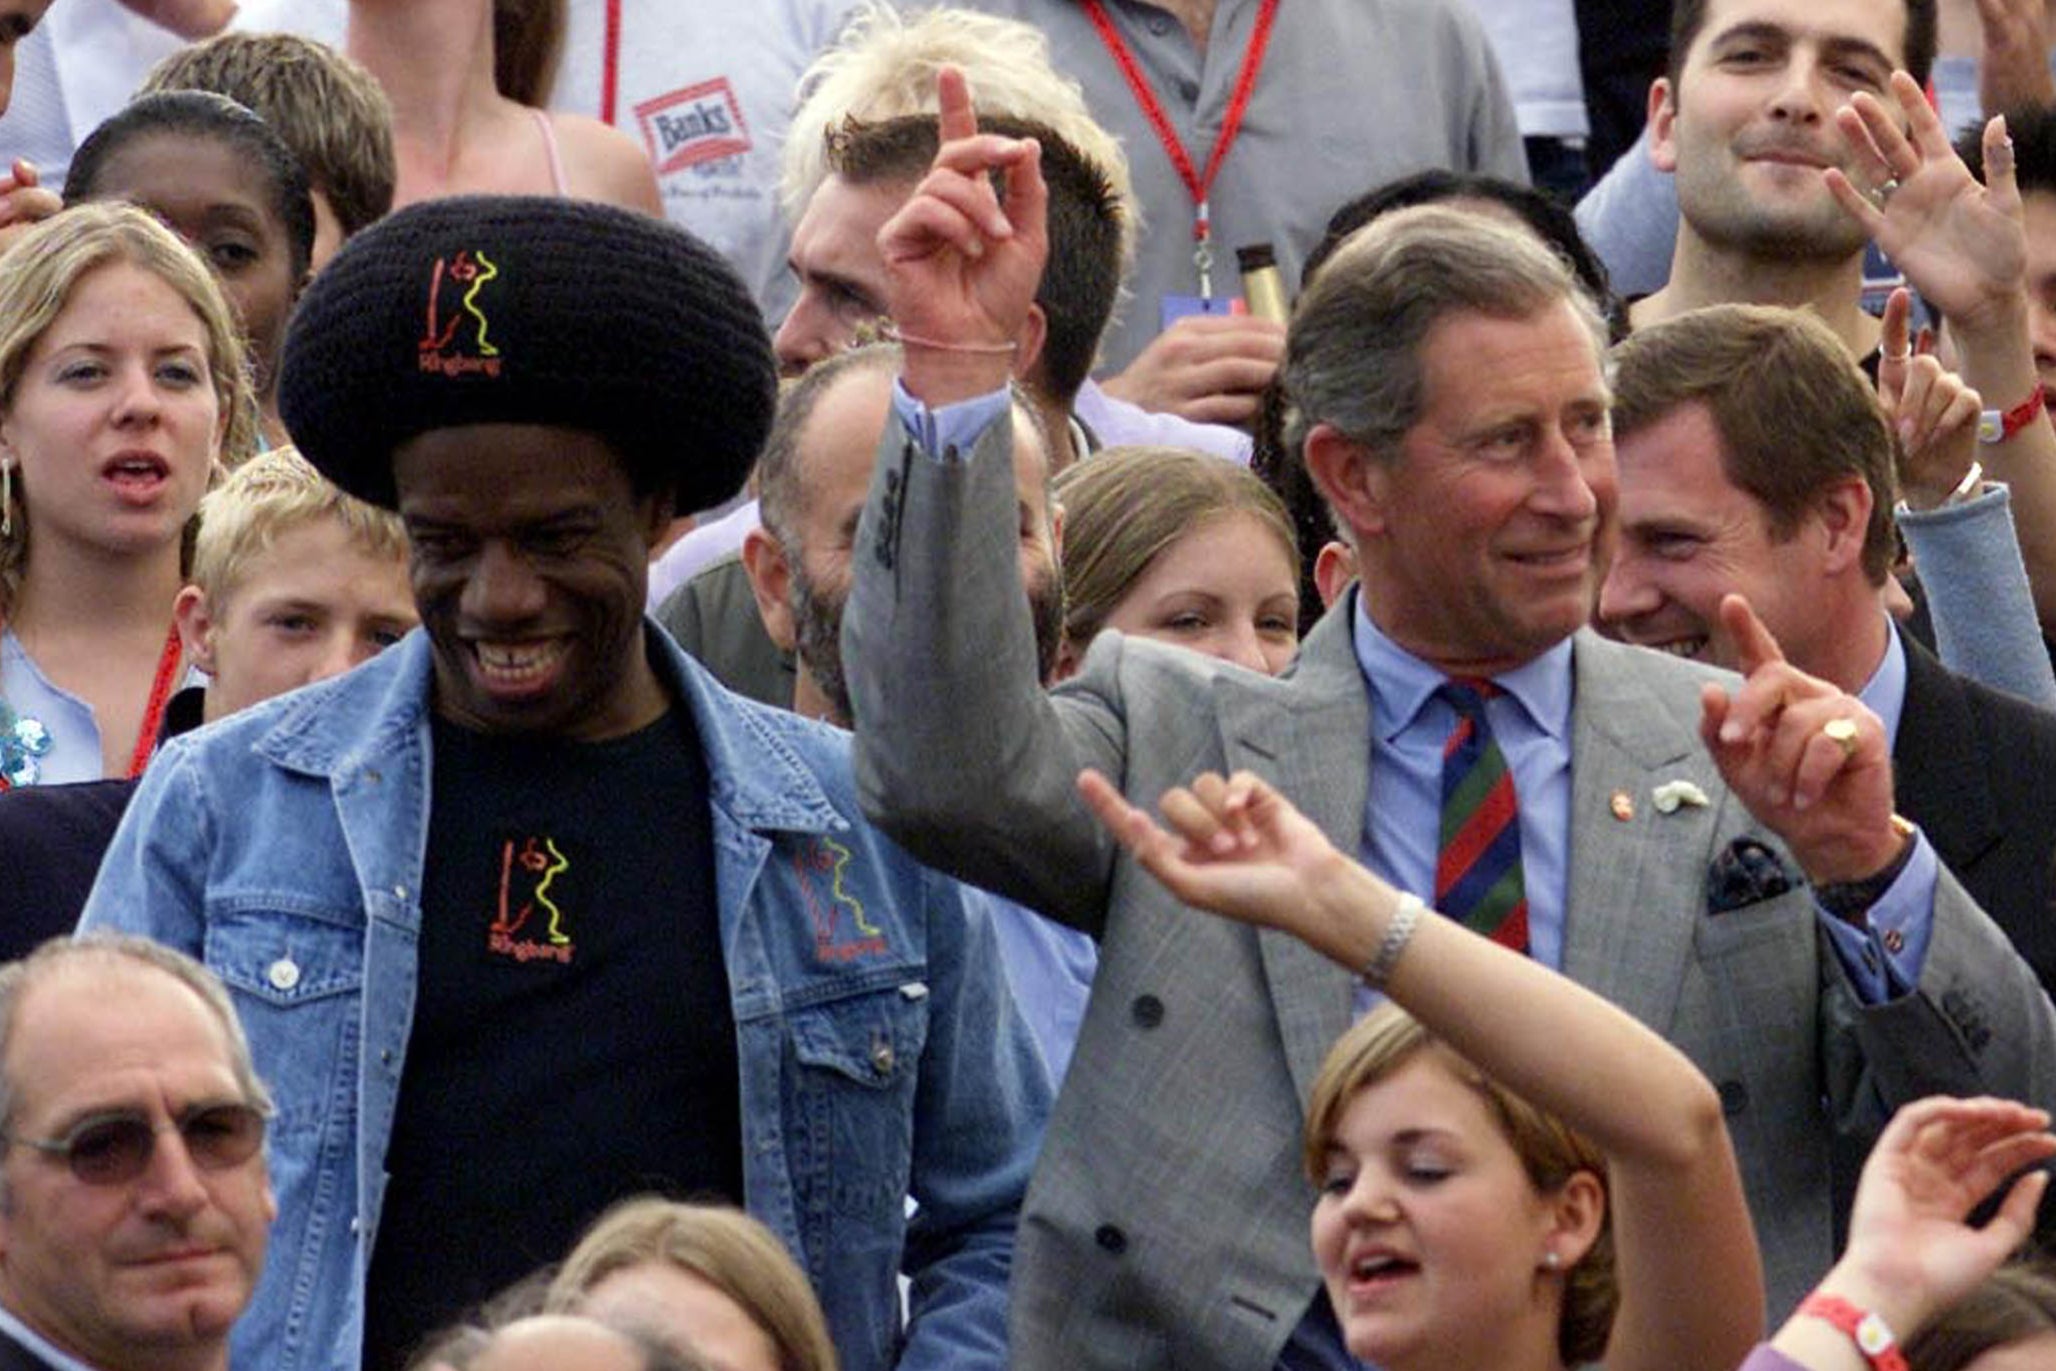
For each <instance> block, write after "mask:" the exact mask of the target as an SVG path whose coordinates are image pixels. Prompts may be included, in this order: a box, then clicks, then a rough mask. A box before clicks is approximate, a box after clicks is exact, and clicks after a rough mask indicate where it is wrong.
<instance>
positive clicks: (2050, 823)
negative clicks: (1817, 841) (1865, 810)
mask: <svg viewBox="0 0 2056 1371" xmlns="http://www.w3.org/2000/svg"><path fill="white" fill-rule="evenodd" d="M1901 641H1903V642H1905V643H1906V707H1905V710H1904V712H1903V713H1902V714H1901V715H1900V719H1899V736H1898V738H1897V739H1896V740H1895V741H1894V743H1893V746H1892V763H1893V770H1894V771H1895V772H1896V773H1897V776H1898V796H1899V811H1900V812H1901V813H1902V814H1904V815H1905V816H1906V817H1907V818H1909V819H1911V820H1913V821H1914V822H1915V823H1917V824H1919V825H1920V826H1921V828H1922V829H1923V830H1925V831H1926V833H1927V836H1928V841H1929V842H1931V843H1933V844H1934V848H1935V854H1936V855H1937V856H1939V857H1940V858H1941V859H1942V862H1943V864H1944V865H1946V866H1947V867H1948V868H1949V870H1950V871H1951V872H1952V873H1953V874H1954V875H1955V877H1956V879H1957V880H1959V881H1961V882H1963V886H1964V889H1966V890H1968V891H1969V892H1970V894H1971V898H1973V899H1975V900H1976V901H1977V903H1978V906H1979V908H1981V909H1983V910H1984V911H1985V912H1986V913H1987V914H1989V915H1991V916H1992V919H1993V921H1994V922H1995V923H1997V924H1998V925H1999V927H2000V928H2002V929H2004V930H2005V931H2006V936H2007V937H2009V938H2011V939H2012V940H2013V945H2014V947H2016V948H2018V949H2019V950H2020V955H2021V956H2022V957H2024V958H2026V959H2027V962H2028V965H2030V966H2032V967H2033V968H2034V970H2035V975H2036V976H2037V977H2039V978H2040V979H2041V982H2042V988H2043V989H2044V990H2047V991H2049V992H2050V994H2051V995H2052V996H2056V785H2052V781H2056V713H2051V712H2050V711H2048V710H2045V709H2041V708H2039V707H2037V706H2035V705H2031V704H2029V703H2028V702H2027V701H2025V700H2023V699H2021V698H2019V697H2018V696H2015V695H2009V694H2006V693H2005V692H2004V691H1998V690H1993V689H1991V688H1990V687H1989V686H1983V685H1980V684H1978V683H1977V682H1976V681H1973V680H1970V679H1969V678H1968V677H1965V676H1960V675H1958V674H1957V673H1955V672H1953V671H1951V670H1949V668H1947V667H1945V666H1943V665H1942V664H1941V663H1940V662H1939V661H1937V660H1936V659H1935V658H1934V656H1933V655H1932V654H1931V653H1929V652H1928V650H1927V649H1926V648H1924V647H1922V646H1921V645H1920V644H1918V643H1916V642H1913V641H1911V640H1910V639H1906V638H1905V637H1904V636H1903V635H1902V637H1901Z"/></svg>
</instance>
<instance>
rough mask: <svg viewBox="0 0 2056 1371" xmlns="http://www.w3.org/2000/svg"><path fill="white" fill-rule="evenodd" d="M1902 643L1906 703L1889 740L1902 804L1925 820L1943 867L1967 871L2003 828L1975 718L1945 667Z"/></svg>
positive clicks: (1919, 649) (1912, 816)
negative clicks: (1896, 732) (1981, 758)
mask: <svg viewBox="0 0 2056 1371" xmlns="http://www.w3.org/2000/svg"><path fill="white" fill-rule="evenodd" d="M1900 641H1901V642H1902V643H1904V644H1905V645H1906V702H1905V704H1904V705H1903V706H1902V707H1901V709H1900V711H1899V735H1898V737H1896V738H1894V739H1893V740H1892V770H1893V772H1894V774H1895V778H1896V782H1897V790H1898V801H1899V809H1900V812H1901V813H1903V814H1905V815H1906V816H1907V817H1908V818H1910V819H1912V820H1913V821H1914V822H1916V823H1918V824H1919V825H1920V827H1921V831H1922V832H1924V833H1926V834H1927V837H1928V841H1929V842H1930V843H1932V844H1934V848H1935V855H1936V856H1938V857H1940V858H1941V859H1942V864H1943V865H1945V866H1947V867H1948V868H1949V869H1950V870H1952V871H1966V870H1968V869H1969V868H1970V867H1971V866H1972V865H1973V864H1974V863H1975V862H1976V861H1977V859H1978V858H1979V857H1982V856H1983V855H1984V854H1985V852H1986V851H1987V850H1989V849H1990V848H1991V847H1992V845H1993V844H1994V843H1996V842H1998V841H1999V839H2000V837H2001V836H2002V832H2003V830H2002V827H2001V824H2000V821H1999V805H1998V802H1997V800H1995V799H1994V798H1993V796H1992V791H1991V788H1990V787H1989V786H1988V785H1986V783H1985V772H1984V769H1983V767H1981V766H1979V765H1978V764H1977V758H1978V757H1979V756H1981V755H1982V749H1981V748H1978V747H1977V746H1976V740H1977V736H1978V734H1977V721H1976V720H1975V719H1974V718H1972V717H1971V712H1970V702H1969V701H1968V700H1967V699H1965V698H1964V692H1963V689H1962V687H1961V685H1959V684H1958V683H1957V681H1956V680H1955V678H1954V677H1952V676H1951V675H1950V674H1949V670H1948V668H1946V667H1944V666H1943V665H1942V664H1941V663H1940V662H1938V661H1936V660H1935V659H1934V658H1933V657H1931V656H1929V655H1928V653H1927V649H1925V648H1923V647H1922V646H1921V645H1920V644H1919V643H1916V642H1914V641H1913V640H1911V639H1910V638H1907V637H1906V636H1905V635H1903V634H1902V635H1901V636H1900ZM1966 751H1968V752H1969V753H1970V755H1969V756H1966V755H1965V753H1966Z"/></svg>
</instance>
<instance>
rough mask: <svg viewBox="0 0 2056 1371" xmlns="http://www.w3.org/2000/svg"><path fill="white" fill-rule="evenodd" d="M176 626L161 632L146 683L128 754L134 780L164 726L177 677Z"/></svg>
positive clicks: (145, 762) (145, 764) (147, 761)
mask: <svg viewBox="0 0 2056 1371" xmlns="http://www.w3.org/2000/svg"><path fill="white" fill-rule="evenodd" d="M178 658H179V641H178V625H177V624H173V625H172V626H171V632H169V633H167V634H165V635H164V651H162V652H160V653H158V654H157V678H156V679H155V680H153V681H151V682H150V701H149V703H148V704H146V705H144V706H143V725H142V727H141V728H138V729H137V730H136V747H135V751H133V752H131V753H130V754H129V764H128V774H129V779H130V780H132V781H133V780H134V779H135V778H136V777H138V776H140V775H142V774H143V768H144V767H145V766H148V765H149V763H150V754H151V753H153V752H155V751H156V750H157V735H158V733H159V732H161V731H162V730H163V728H164V708H165V706H166V705H168V704H170V703H171V688H172V683H173V681H174V680H175V679H176V678H177V676H178Z"/></svg>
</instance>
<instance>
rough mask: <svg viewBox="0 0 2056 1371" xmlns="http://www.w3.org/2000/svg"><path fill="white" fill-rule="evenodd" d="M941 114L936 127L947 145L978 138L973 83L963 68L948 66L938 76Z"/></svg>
mask: <svg viewBox="0 0 2056 1371" xmlns="http://www.w3.org/2000/svg"><path fill="white" fill-rule="evenodd" d="M935 99H936V103H937V109H938V114H937V118H936V128H937V131H938V132H939V133H940V135H941V137H942V141H943V142H945V143H947V142H950V141H952V140H954V139H958V138H970V137H974V136H975V135H976V134H977V132H978V111H977V109H976V108H975V107H974V106H973V105H972V104H971V83H970V82H969V81H967V80H965V79H964V72H963V69H962V68H961V67H953V66H945V67H944V68H942V70H941V71H939V72H937V73H936V75H935Z"/></svg>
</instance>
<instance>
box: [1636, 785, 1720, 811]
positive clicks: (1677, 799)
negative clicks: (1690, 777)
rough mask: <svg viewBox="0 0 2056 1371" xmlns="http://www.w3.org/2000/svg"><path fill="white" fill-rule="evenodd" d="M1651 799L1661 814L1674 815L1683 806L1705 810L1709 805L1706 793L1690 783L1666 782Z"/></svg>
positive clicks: (1657, 788)
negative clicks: (1707, 804)
mask: <svg viewBox="0 0 2056 1371" xmlns="http://www.w3.org/2000/svg"><path fill="white" fill-rule="evenodd" d="M1650 798H1652V799H1653V800H1654V801H1655V802H1656V810H1657V813H1659V814H1674V813H1676V812H1677V810H1678V808H1679V806H1681V805H1684V806H1690V807H1691V808H1694V809H1703V808H1704V807H1705V806H1706V803H1707V799H1706V792H1705V791H1703V790H1701V789H1700V788H1699V787H1698V786H1696V785H1694V784H1693V783H1692V782H1690V781H1665V782H1664V783H1663V784H1662V785H1660V786H1658V787H1656V790H1655V792H1654V793H1653V794H1652V795H1651V797H1650Z"/></svg>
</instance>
